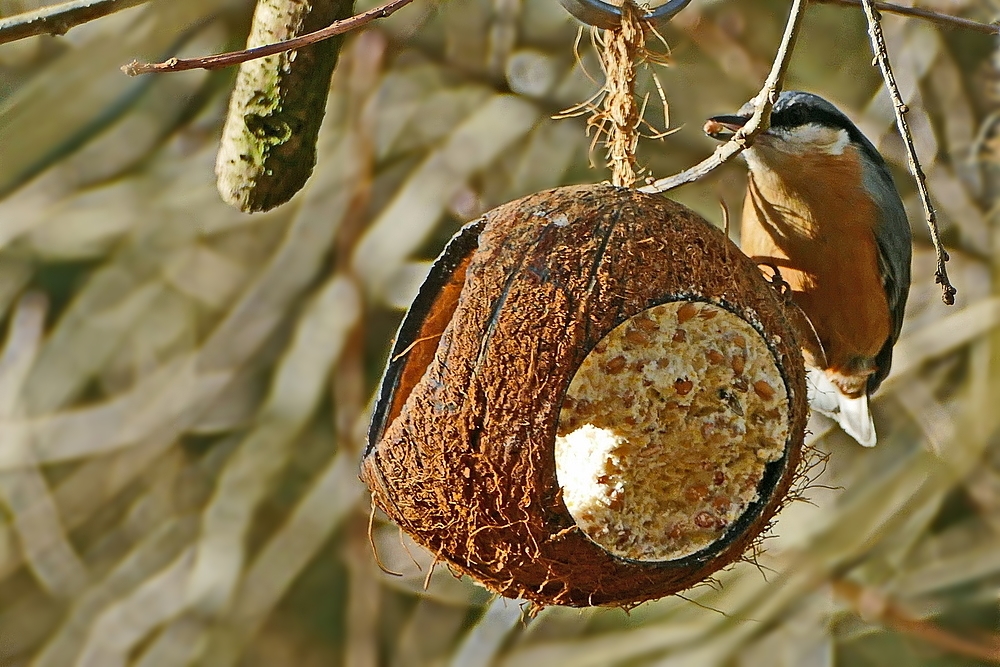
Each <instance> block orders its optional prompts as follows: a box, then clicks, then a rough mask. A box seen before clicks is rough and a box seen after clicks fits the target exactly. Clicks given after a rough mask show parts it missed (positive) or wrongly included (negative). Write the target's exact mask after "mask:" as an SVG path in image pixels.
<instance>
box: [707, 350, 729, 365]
mask: <svg viewBox="0 0 1000 667" xmlns="http://www.w3.org/2000/svg"><path fill="white" fill-rule="evenodd" d="M705 356H706V357H707V358H708V363H710V364H712V365H713V366H716V365H718V364H721V363H722V362H723V361H725V360H726V357H725V356H724V355H723V354H722V353H721V352H719V351H718V350H709V351H708V352H706V353H705Z"/></svg>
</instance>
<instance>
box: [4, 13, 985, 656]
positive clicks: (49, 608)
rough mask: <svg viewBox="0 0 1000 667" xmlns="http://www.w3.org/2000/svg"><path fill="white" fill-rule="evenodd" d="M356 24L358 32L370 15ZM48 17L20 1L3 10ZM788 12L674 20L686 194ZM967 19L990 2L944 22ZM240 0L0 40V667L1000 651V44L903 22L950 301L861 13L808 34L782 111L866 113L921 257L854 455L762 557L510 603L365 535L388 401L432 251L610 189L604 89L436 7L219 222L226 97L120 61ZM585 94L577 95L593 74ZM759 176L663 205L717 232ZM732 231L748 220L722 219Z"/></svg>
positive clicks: (521, 27)
mask: <svg viewBox="0 0 1000 667" xmlns="http://www.w3.org/2000/svg"><path fill="white" fill-rule="evenodd" d="M365 2H367V0H363V2H362V4H361V5H360V6H359V7H358V10H361V9H364V8H367V7H368V6H370V5H368V4H365ZM41 4H44V3H41V2H35V1H34V0H0V16H9V15H11V14H14V13H16V12H19V11H25V10H28V9H33V8H35V7H37V6H39V5H41ZM788 4H789V3H787V2H785V1H783V0H759V1H755V2H745V1H744V2H739V1H737V0H716V1H711V0H695V1H694V2H693V3H692V4H691V6H690V7H689V8H688V9H686V10H684V11H683V12H682V13H681V14H679V15H678V16H677V18H676V19H675V20H674V21H673V23H672V24H671V25H670V26H669V27H667V28H666V29H665V31H664V36H665V37H666V39H667V41H668V43H669V44H670V48H671V53H670V65H669V67H666V68H658V69H657V70H656V74H657V76H658V77H659V79H660V81H661V82H662V84H663V88H664V91H665V94H666V98H667V100H668V101H669V119H665V118H664V111H663V109H662V105H660V104H659V103H658V102H657V101H656V100H657V99H658V98H657V96H656V94H655V91H653V87H652V79H651V77H650V75H649V74H648V73H646V74H643V75H642V76H640V89H641V92H642V94H645V92H647V91H653V94H652V97H651V103H650V104H649V106H648V109H647V114H646V116H647V118H648V119H649V120H650V122H652V123H653V124H654V125H657V126H660V127H663V126H665V125H666V124H669V126H670V127H671V128H676V129H677V130H678V131H677V132H676V133H674V134H671V135H670V136H669V137H666V138H665V139H661V140H657V141H652V140H646V141H643V142H642V144H641V146H640V151H639V161H640V164H641V165H642V166H644V167H646V168H647V170H648V173H649V174H650V175H654V176H664V175H667V174H669V173H672V172H674V171H677V170H679V169H681V168H683V167H685V166H687V165H689V164H692V163H693V162H695V161H696V160H698V159H700V158H701V157H702V156H704V155H706V154H707V153H708V152H709V151H711V150H712V149H713V148H714V145H713V142H712V141H711V140H709V139H707V138H705V137H703V136H702V133H701V131H700V128H701V125H702V122H703V119H704V118H705V117H707V116H708V115H711V114H714V113H722V112H726V111H730V110H732V109H735V108H736V107H737V106H738V105H739V104H741V103H742V102H743V101H745V100H746V99H748V98H749V97H750V96H751V95H752V94H754V93H755V92H756V90H757V88H758V87H759V84H760V83H761V81H762V80H763V77H764V75H765V73H766V71H767V67H768V65H769V64H770V60H771V58H772V56H773V52H774V50H775V48H776V45H777V42H778V39H779V36H780V31H781V28H782V26H783V23H784V19H785V16H786V12H787V9H788ZM922 5H923V6H926V7H930V8H932V9H936V10H939V11H943V12H949V13H954V14H960V15H963V16H968V17H971V18H976V19H980V20H986V21H988V20H992V19H993V18H995V17H996V16H997V12H998V11H1000V4H998V3H996V2H995V0H927V1H926V2H923V3H922ZM252 10H253V7H252V2H250V1H249V0H159V1H156V0H154V1H153V2H149V3H146V4H141V5H140V6H138V7H135V8H132V9H129V10H127V11H123V12H121V13H118V14H114V15H111V16H108V17H106V18H103V19H100V20H97V21H93V22H91V23H88V24H87V25H84V26H80V27H77V28H74V29H72V30H70V31H69V32H68V34H66V35H65V36H63V37H58V38H57V37H49V36H45V37H36V38H31V39H27V40H23V41H19V42H14V43H10V44H6V45H3V46H0V317H2V319H3V325H4V330H5V337H4V338H3V344H2V352H0V665H38V666H53V667H62V666H65V665H88V666H96V667H105V666H113V665H126V664H128V665H138V666H142V667H153V666H161V665H162V666H166V665H178V666H179V665H210V666H213V667H214V666H225V665H237V664H239V665H268V666H285V665H289V666H291V665H303V666H308V665H345V666H350V667H368V666H374V665H391V666H393V667H396V666H398V667H403V666H407V665H454V666H456V667H457V666H466V667H471V666H483V667H485V666H487V665H502V666H504V667H515V666H521V665H529V666H530V665H540V664H546V665H549V664H551V665H562V664H566V665H575V666H577V667H581V666H586V665H593V666H595V667H598V666H602V665H662V666H668V665H669V666H674V665H679V666H680V665H695V666H702V665H738V666H744V665H746V666H751V665H788V666H798V665H817V666H820V665H901V664H906V665H928V666H929V665H976V664H984V663H988V662H990V661H1000V627H998V625H1000V598H998V592H1000V391H998V385H1000V333H998V332H1000V329H998V325H1000V223H998V217H997V210H996V202H997V193H998V191H1000V162H998V160H1000V52H998V49H997V47H998V44H997V43H996V41H995V40H994V39H992V38H990V37H989V36H983V35H979V34H975V33H970V32H961V31H956V30H945V29H940V28H938V27H936V26H934V25H931V24H928V23H925V22H921V21H916V20H903V19H900V18H898V17H894V16H888V15H887V16H886V17H885V20H884V26H885V30H886V32H887V39H888V43H889V49H890V54H891V56H892V59H893V63H894V65H895V68H896V75H897V78H898V79H899V82H900V85H901V89H902V92H903V96H904V98H905V100H906V102H907V103H908V104H909V107H910V110H911V111H910V120H911V124H912V126H913V128H914V132H915V135H916V137H915V138H916V143H917V148H918V151H919V154H920V156H921V157H922V159H923V160H924V168H925V170H926V171H927V173H928V177H929V182H930V188H931V193H932V195H933V197H934V200H935V202H936V204H937V205H938V207H939V209H940V214H941V218H942V223H943V230H944V236H945V239H946V241H947V244H948V247H949V248H950V250H951V251H952V262H951V264H950V271H951V272H952V279H953V282H954V283H955V285H956V286H957V287H958V289H959V294H958V304H957V305H956V306H955V307H954V308H950V309H949V308H947V307H945V306H943V305H942V304H941V303H940V298H939V291H938V289H937V287H936V286H935V285H934V284H933V277H932V276H933V258H932V256H931V253H930V251H929V245H928V243H927V242H926V238H927V234H926V231H925V230H924V228H923V225H922V223H921V222H920V221H921V214H920V211H919V205H918V202H917V200H916V198H915V196H914V188H913V187H912V183H911V181H910V179H909V177H908V176H907V175H906V172H905V168H904V166H903V164H902V159H903V153H902V144H901V142H900V141H899V140H898V138H897V136H896V134H895V130H894V127H893V119H892V111H891V108H890V104H889V98H888V95H887V94H886V93H885V92H884V91H883V90H882V89H881V87H880V79H879V77H878V74H877V72H876V70H875V69H873V68H872V66H871V55H870V52H869V47H868V44H867V41H866V34H865V26H864V22H863V17H862V15H861V13H860V12H859V11H857V10H854V9H848V8H843V7H837V6H830V5H818V4H817V5H814V6H812V7H810V8H809V10H808V12H807V17H806V20H805V27H804V32H803V34H802V36H801V38H800V41H799V47H798V49H797V51H796V53H795V55H794V57H793V59H792V66H791V72H790V76H789V80H788V82H787V84H786V87H790V88H802V89H806V90H811V91H814V92H817V93H820V94H822V95H824V96H825V97H827V98H829V99H831V100H832V101H834V102H835V103H837V104H838V105H840V106H841V107H842V108H844V109H846V110H848V111H849V113H850V114H851V115H852V117H853V118H855V119H856V120H857V122H858V124H859V125H860V126H861V127H862V129H863V130H864V131H865V132H866V133H867V134H868V136H869V137H871V138H873V139H874V140H875V141H876V143H877V144H878V145H879V147H880V148H881V149H882V150H883V152H884V154H885V155H886V156H887V157H888V158H889V159H890V161H891V162H892V163H893V165H894V168H895V169H896V176H897V181H898V183H899V184H900V189H901V191H902V192H903V194H904V199H905V200H906V202H907V205H908V207H909V209H910V212H911V222H912V223H913V227H914V232H915V236H916V248H915V261H914V284H913V290H912V292H911V294H910V300H909V304H908V319H907V322H906V325H905V327H904V333H903V337H902V339H901V341H900V343H899V345H898V347H897V350H898V351H897V354H896V361H895V367H894V370H893V374H892V375H891V376H890V379H889V380H888V381H887V382H886V384H885V385H884V387H883V389H882V390H881V391H880V392H879V394H878V396H877V398H876V400H875V403H874V405H875V408H874V409H875V415H876V422H877V425H878V428H879V433H880V442H879V445H878V447H877V448H875V449H874V450H862V449H861V448H860V447H858V446H857V445H856V444H854V443H853V441H851V440H850V439H849V438H847V437H846V436H844V435H843V434H842V433H841V432H839V430H836V429H834V428H833V427H831V425H830V424H829V423H827V422H824V421H822V420H819V419H816V420H814V421H813V422H812V423H811V430H812V435H811V442H812V443H813V445H814V446H815V447H816V448H817V449H818V450H820V451H821V452H824V453H826V454H828V460H827V463H826V465H825V467H824V466H820V467H819V468H817V472H818V471H821V474H819V476H818V478H817V479H816V480H815V482H814V485H813V486H812V488H810V489H808V490H807V492H806V493H805V496H806V498H807V499H808V500H809V501H810V502H808V503H806V502H796V503H793V504H792V505H790V506H789V507H787V508H786V509H785V510H784V512H783V513H782V514H781V516H780V519H779V521H778V523H777V525H776V526H775V529H774V537H772V538H771V539H768V540H767V541H766V542H765V544H764V550H763V553H761V554H760V555H759V557H758V559H757V562H758V565H759V567H754V566H753V565H752V564H740V565H739V566H737V567H734V568H732V569H730V570H728V571H726V572H724V573H722V574H720V575H719V576H718V577H717V579H716V581H714V582H710V584H706V585H704V586H701V587H698V588H696V589H694V590H692V591H690V592H689V594H688V595H686V596H685V597H684V598H682V597H673V598H668V599H664V600H661V601H659V602H655V603H647V604H644V605H641V606H640V607H638V608H637V609H634V610H632V611H631V612H630V613H625V612H623V611H620V610H617V609H588V610H575V609H562V608H548V609H544V610H541V611H540V612H539V613H538V614H537V615H536V616H534V617H533V618H528V617H527V616H526V615H525V614H524V609H523V608H522V607H521V606H520V605H519V604H518V603H517V602H514V601H505V600H498V599H493V598H491V597H490V596H489V595H488V594H486V592H485V591H484V590H482V589H481V588H478V587H477V586H475V585H473V584H472V583H470V582H468V581H465V580H459V579H455V578H454V577H452V576H451V574H450V573H449V572H448V571H447V569H446V568H444V567H438V568H437V569H436V570H435V569H434V568H432V567H431V560H432V559H431V557H430V555H429V554H427V553H425V552H423V551H422V550H421V549H420V548H418V547H416V546H414V545H413V544H412V543H410V542H409V541H408V540H406V539H405V538H401V536H400V535H399V533H398V531H397V530H396V529H395V527H393V526H392V525H388V524H386V523H384V522H382V521H381V519H380V518H379V517H376V520H375V525H374V533H373V535H374V543H375V545H376V546H377V549H378V553H379V556H380V558H381V560H382V562H383V563H384V564H385V566H386V568H387V569H391V570H394V571H396V572H400V573H402V576H390V575H388V574H385V573H383V572H382V571H380V570H379V569H378V567H377V566H376V564H375V560H374V558H373V556H372V548H371V546H370V545H369V540H368V536H367V525H368V516H369V504H368V500H367V495H366V492H365V490H364V489H363V488H362V486H361V484H360V482H359V481H358V479H357V469H358V462H359V457H360V452H361V450H362V447H363V445H364V441H363V437H364V432H365V428H366V424H367V418H368V413H369V410H370V401H371V398H370V397H371V395H372V392H373V390H374V387H375V384H376V382H377V380H378V377H379V374H380V371H381V367H382V364H383V363H384V361H385V356H386V354H387V349H388V343H389V341H390V339H391V337H392V335H393V333H394V328H395V326H396V325H397V323H398V322H399V320H400V318H401V316H402V311H403V309H404V308H405V307H406V305H407V304H408V302H409V300H410V298H411V297H412V296H413V294H414V293H415V290H416V287H417V285H418V284H419V282H420V280H421V279H422V277H423V276H424V275H425V273H426V271H427V269H428V266H429V260H430V259H432V258H433V257H434V256H435V255H436V254H437V252H438V251H439V250H440V249H441V247H442V245H443V243H444V241H445V240H446V239H447V238H448V237H449V236H450V235H451V234H452V233H454V232H455V231H456V230H457V229H458V227H459V226H460V225H461V224H462V223H463V222H465V221H468V220H470V219H472V218H474V217H476V216H477V215H479V214H480V213H481V212H483V211H485V210H487V209H488V208H490V207H492V206H495V205H496V204H499V203H501V202H504V201H507V200H509V199H512V198H515V197H519V196H522V195H524V194H527V193H530V192H534V191H537V190H540V189H544V188H549V187H553V186H557V185H560V184H565V183H577V182H587V181H598V180H602V179H604V178H605V177H606V171H605V170H604V169H603V168H601V167H598V168H595V167H592V166H591V162H592V161H596V162H597V163H600V162H602V161H603V160H602V155H601V154H600V151H599V150H598V151H597V153H595V154H594V155H590V154H589V152H588V146H589V143H590V138H589V137H587V136H586V135H585V131H584V130H585V120H586V119H585V118H574V119H568V120H558V121H555V120H552V119H551V116H552V115H553V114H556V113H558V112H559V111H561V110H563V109H565V108H566V107H569V106H571V105H573V104H575V103H577V102H580V101H582V100H585V99H587V98H588V97H589V96H590V95H591V94H592V93H593V92H594V91H595V90H596V88H597V84H596V83H595V82H594V81H593V80H591V79H590V78H589V77H590V76H596V73H597V72H598V66H597V63H596V60H595V57H594V53H593V49H592V47H591V45H590V43H589V40H588V39H587V38H586V37H585V38H584V39H583V40H582V42H581V46H580V50H581V54H582V62H580V61H577V59H576V58H575V57H574V53H573V43H574V39H575V37H576V32H577V27H576V25H575V24H574V23H573V22H572V21H571V20H570V19H569V17H568V16H567V15H566V13H565V12H564V11H563V10H562V9H561V8H560V7H559V5H558V4H557V3H556V2H555V1H554V0H455V1H453V2H447V3H436V2H432V1H430V0H416V1H415V2H414V3H413V4H412V5H411V6H409V7H407V8H406V9H404V10H402V11H400V12H399V13H398V14H396V15H394V16H392V17H391V18H389V19H387V20H384V21H381V22H377V23H375V24H373V26H371V27H370V28H369V29H367V30H365V31H364V32H363V33H359V34H353V35H351V36H350V37H349V38H348V40H347V41H346V43H345V47H344V51H343V54H342V59H341V62H340V65H339V68H338V71H337V73H336V75H335V78H334V84H333V90H332V91H331V95H330V99H329V108H328V113H327V118H326V121H325V125H324V129H323V132H322V135H321V138H320V146H319V162H318V164H317V165H316V169H315V173H314V175H313V177H312V179H311V180H310V182H309V184H308V185H307V187H306V189H305V190H304V191H303V192H301V193H300V194H299V195H297V196H296V197H295V198H294V199H293V200H292V201H291V202H290V203H289V204H287V205H285V206H282V207H280V208H278V209H276V210H274V211H271V212H269V213H266V214H260V215H255V216H248V215H244V214H241V213H239V212H237V211H235V210H233V209H231V208H229V207H227V206H226V205H224V204H223V203H222V202H221V201H220V200H219V197H218V195H217V193H216V190H215V185H214V180H215V179H214V174H213V163H214V159H215V153H216V150H217V141H218V137H219V135H220V131H221V124H222V120H223V117H224V111H225V105H226V102H227V98H228V93H229V90H230V88H231V85H232V81H233V76H234V75H233V72H231V71H221V72H213V73H208V72H202V71H193V72H186V73H181V74H172V75H165V76H149V77H140V78H136V79H130V78H128V77H125V76H124V75H122V74H121V73H120V72H119V70H118V67H119V66H120V65H122V64H124V63H126V62H128V61H130V60H132V59H133V58H139V59H140V60H142V59H151V60H157V59H162V58H164V57H168V56H171V55H180V56H191V55H196V54H205V53H211V52H216V51H220V50H225V49H231V48H238V47H239V46H240V45H241V44H242V42H243V41H245V36H246V33H247V30H248V26H249V23H250V17H251V13H252ZM588 73H589V75H588ZM743 185H744V176H743V168H742V167H740V166H739V165H738V164H732V165H727V166H726V167H725V168H723V169H721V170H719V171H717V172H715V173H714V174H713V175H712V176H711V177H710V178H708V179H706V180H704V181H702V182H699V183H696V184H694V185H690V186H686V187H684V188H682V189H680V190H678V191H675V192H674V193H672V196H674V197H675V198H676V199H678V200H679V201H681V202H683V203H685V204H687V205H689V206H691V207H693V208H695V209H696V210H698V211H700V212H701V213H702V214H704V215H705V216H706V217H707V218H708V219H709V220H712V221H714V222H715V223H716V224H721V220H722V215H721V213H720V207H719V200H720V199H721V200H723V201H725V202H727V203H728V206H729V209H730V210H731V211H733V212H736V211H738V210H739V208H740V206H741V195H742V188H743ZM733 233H735V230H733Z"/></svg>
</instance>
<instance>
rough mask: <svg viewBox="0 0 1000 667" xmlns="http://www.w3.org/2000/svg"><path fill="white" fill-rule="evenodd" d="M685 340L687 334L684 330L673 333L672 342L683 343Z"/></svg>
mask: <svg viewBox="0 0 1000 667" xmlns="http://www.w3.org/2000/svg"><path fill="white" fill-rule="evenodd" d="M686 340H687V332H686V331H684V329H678V330H677V331H675V332H674V342H675V343H683V342H684V341H686Z"/></svg>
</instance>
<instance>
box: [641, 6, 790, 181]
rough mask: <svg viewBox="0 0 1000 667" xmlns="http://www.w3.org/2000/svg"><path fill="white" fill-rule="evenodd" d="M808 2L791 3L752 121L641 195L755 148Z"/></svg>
mask: <svg viewBox="0 0 1000 667" xmlns="http://www.w3.org/2000/svg"><path fill="white" fill-rule="evenodd" d="M807 2H808V0H794V1H793V2H792V9H791V11H790V12H789V14H788V22H787V23H786V24H785V33H784V34H783V35H782V37H781V45H780V46H779V47H778V53H777V54H776V55H775V57H774V64H773V65H771V71H770V73H769V74H768V75H767V79H766V80H765V81H764V87H763V88H761V89H760V92H759V93H757V96H756V97H755V98H754V112H753V115H752V116H751V117H750V120H748V121H747V122H746V124H745V125H744V126H743V127H741V128H740V129H739V130H738V131H737V132H736V134H735V135H733V138H732V139H730V140H729V141H727V142H726V143H724V144H723V145H722V146H719V147H718V148H717V149H716V150H715V152H714V153H712V155H711V156H709V157H707V158H706V159H704V160H702V161H701V162H699V163H698V164H696V165H695V166H693V167H691V168H689V169H685V170H684V171H682V172H680V173H679V174H674V175H673V176H667V177H666V178H661V179H659V180H657V181H655V182H653V183H651V184H649V185H647V186H644V187H642V188H639V190H641V191H642V192H666V191H667V190H672V189H673V188H676V187H678V186H680V185H684V184H685V183H691V182H693V181H697V180H698V179H700V178H702V177H704V176H705V175H707V174H708V173H709V172H710V171H712V170H713V169H716V168H717V167H719V166H721V165H722V164H724V163H726V162H728V161H729V160H731V159H733V158H734V157H736V156H737V155H739V154H740V153H741V152H743V150H744V149H746V148H748V147H749V146H751V145H752V144H753V140H754V139H755V138H756V137H757V135H759V134H760V133H761V132H764V131H765V130H767V128H768V127H769V126H770V123H771V109H772V108H773V107H774V103H775V101H776V100H777V99H778V93H780V92H781V86H782V82H783V81H784V79H785V72H786V71H787V70H788V62H789V60H790V59H791V56H792V50H793V49H794V48H795V40H796V38H797V37H798V34H799V27H800V26H801V25H802V15H803V14H804V10H805V6H806V3H807Z"/></svg>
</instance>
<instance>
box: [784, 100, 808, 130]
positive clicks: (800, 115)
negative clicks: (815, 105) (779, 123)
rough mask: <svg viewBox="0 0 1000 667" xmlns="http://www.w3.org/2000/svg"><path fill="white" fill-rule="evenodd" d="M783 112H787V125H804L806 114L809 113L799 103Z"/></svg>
mask: <svg viewBox="0 0 1000 667" xmlns="http://www.w3.org/2000/svg"><path fill="white" fill-rule="evenodd" d="M785 113H786V114H787V118H788V121H787V122H788V126H789V127H797V126H799V125H805V123H806V122H807V116H808V115H809V113H808V111H807V110H806V108H805V107H804V106H802V105H801V104H797V105H795V106H793V107H789V109H788V110H787V111H786V112H785Z"/></svg>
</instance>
